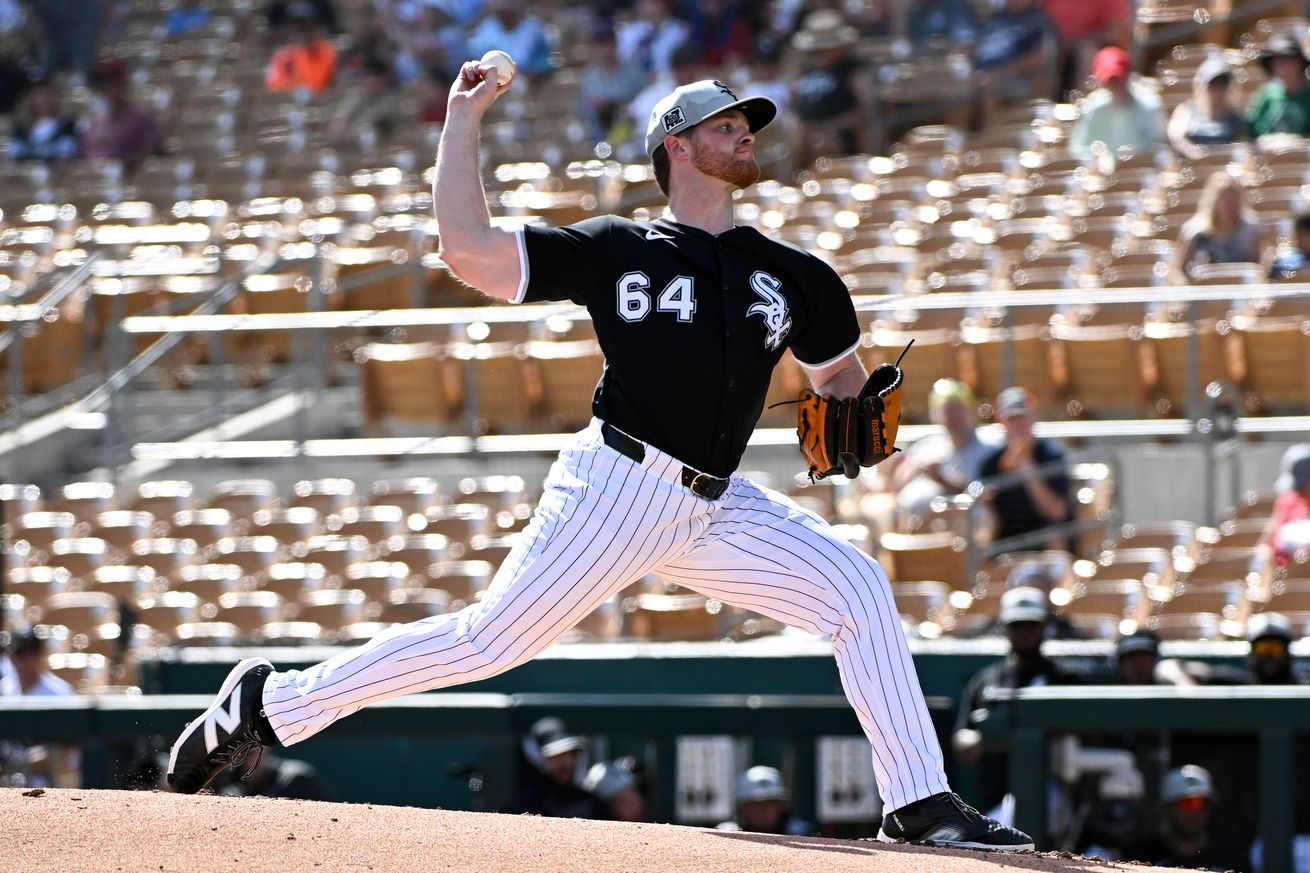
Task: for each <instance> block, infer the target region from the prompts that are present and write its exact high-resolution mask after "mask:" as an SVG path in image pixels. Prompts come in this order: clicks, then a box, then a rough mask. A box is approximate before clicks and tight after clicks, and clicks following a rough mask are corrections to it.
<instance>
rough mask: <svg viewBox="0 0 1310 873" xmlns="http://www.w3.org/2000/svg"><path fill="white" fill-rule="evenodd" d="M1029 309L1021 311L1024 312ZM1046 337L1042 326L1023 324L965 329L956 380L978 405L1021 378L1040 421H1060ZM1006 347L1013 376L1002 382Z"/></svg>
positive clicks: (962, 335) (1061, 410)
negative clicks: (958, 372) (1045, 419)
mask: <svg viewBox="0 0 1310 873" xmlns="http://www.w3.org/2000/svg"><path fill="white" fill-rule="evenodd" d="M1030 308H1031V307H1024V309H1025V310H1027V309H1030ZM1018 311H1019V310H1017V309H1016V310H1015V312H1018ZM1048 336H1049V329H1048V328H1047V327H1046V326H1045V325H1035V324H1025V325H1016V326H1014V327H1010V328H1005V327H996V326H991V325H985V324H976V325H966V326H964V327H963V328H962V329H961V331H960V339H961V341H962V345H961V356H960V361H961V366H960V377H961V379H962V380H963V381H964V382H965V383H966V384H968V385H969V387H970V388H972V389H973V391H974V394H975V395H976V396H977V397H978V398H979V400H980V401H991V400H994V399H995V398H996V396H997V395H998V394H1000V392H1001V391H1003V390H1004V389H1005V388H1007V387H1009V385H1010V384H1012V382H1013V380H1014V379H1015V378H1022V379H1023V384H1024V387H1025V388H1027V389H1028V390H1029V391H1031V392H1032V394H1033V396H1034V397H1036V398H1037V402H1038V404H1039V408H1038V415H1039V416H1040V417H1042V418H1053V417H1063V409H1061V408H1060V407H1059V405H1058V404H1056V403H1055V402H1054V398H1055V397H1056V393H1055V389H1054V387H1053V385H1052V382H1051V366H1050V360H1049V357H1048V352H1049V348H1048V341H1047V338H1048ZM914 345H915V348H914V349H913V350H911V354H913V353H914V352H915V351H917V350H918V346H919V344H918V343H915V344H914ZM1007 347H1008V348H1009V350H1010V354H1011V355H1012V356H1013V358H1012V360H1013V362H1014V364H1013V370H1012V373H1013V374H1014V375H1012V376H1011V380H1010V381H1006V378H1005V369H1004V366H1003V363H1004V356H1005V354H1006V351H1005V350H1006V348H1007ZM1019 374H1021V375H1019Z"/></svg>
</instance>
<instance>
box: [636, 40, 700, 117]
mask: <svg viewBox="0 0 1310 873" xmlns="http://www.w3.org/2000/svg"><path fill="white" fill-rule="evenodd" d="M702 78H704V76H702V75H701V65H700V56H699V55H698V54H697V53H696V49H695V48H693V47H692V46H689V45H685V46H682V47H681V48H679V49H678V50H677V51H675V52H674V53H673V64H672V66H670V68H669V70H668V71H667V72H664V73H657V74H656V75H655V78H654V79H652V80H651V82H650V83H649V84H648V85H647V86H646V87H645V88H642V89H641V91H640V92H639V93H638V94H637V96H636V97H634V98H632V103H631V104H629V106H628V118H629V119H631V121H632V130H633V134H634V138H636V139H638V140H639V139H640V138H641V137H642V136H644V135H645V134H644V132H645V130H646V125H647V123H648V122H649V121H650V115H651V113H652V112H654V111H655V104H657V103H659V102H660V99H661V98H662V97H664V96H665V95H666V94H668V93H670V92H671V91H673V89H675V88H677V87H679V86H680V85H687V84H689V83H691V82H695V81H698V80H699V79H702Z"/></svg>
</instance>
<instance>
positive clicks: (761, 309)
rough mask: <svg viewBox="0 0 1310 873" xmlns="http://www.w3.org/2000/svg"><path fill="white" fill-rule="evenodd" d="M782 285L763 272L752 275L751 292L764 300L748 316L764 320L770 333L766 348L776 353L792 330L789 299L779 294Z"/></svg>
mask: <svg viewBox="0 0 1310 873" xmlns="http://www.w3.org/2000/svg"><path fill="white" fill-rule="evenodd" d="M781 287H782V283H781V282H779V281H778V279H777V277H775V276H771V275H769V274H768V273H766V272H764V271H763V270H756V271H755V272H754V273H752V274H751V290H752V291H754V292H755V293H756V294H758V295H760V296H761V297H763V298H764V302H763V303H756V304H754V305H753V306H751V308H750V309H747V310H746V314H747V315H759V316H762V317H763V318H764V326H765V327H766V328H768V330H769V333H768V335H767V336H766V337H765V338H764V347H765V348H767V349H768V350H769V351H774V350H775V349H777V348H778V346H780V345H782V341H783V340H784V339H786V338H787V332H788V331H789V330H791V314H790V313H789V312H788V311H787V298H786V297H783V296H782V294H780V293H779V292H778V289H779V288H781Z"/></svg>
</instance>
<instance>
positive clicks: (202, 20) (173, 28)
mask: <svg viewBox="0 0 1310 873" xmlns="http://www.w3.org/2000/svg"><path fill="white" fill-rule="evenodd" d="M212 18H213V16H212V15H211V14H210V12H209V10H208V9H206V8H205V7H204V6H202V5H201V3H200V0H176V2H175V5H174V6H173V8H172V9H169V10H168V14H167V15H166V16H164V35H165V36H167V37H168V38H169V39H177V38H178V37H180V36H186V35H187V34H188V33H191V32H192V31H196V30H200V29H202V28H203V27H205V26H206V25H207V24H209V22H210V20H211V19H212Z"/></svg>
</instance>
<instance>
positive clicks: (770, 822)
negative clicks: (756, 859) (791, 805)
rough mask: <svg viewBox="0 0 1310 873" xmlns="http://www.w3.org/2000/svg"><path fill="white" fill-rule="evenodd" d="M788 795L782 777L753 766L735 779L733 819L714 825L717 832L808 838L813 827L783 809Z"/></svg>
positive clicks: (769, 770) (773, 770) (762, 767)
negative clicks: (735, 809)
mask: <svg viewBox="0 0 1310 873" xmlns="http://www.w3.org/2000/svg"><path fill="white" fill-rule="evenodd" d="M789 800H790V795H789V794H788V792H787V786H786V785H784V784H783V782H782V774H781V773H779V772H778V771H777V770H776V769H774V768H773V767H765V766H762V765H761V766H755V767H751V768H750V769H749V770H747V771H746V772H745V773H742V774H741V775H740V776H738V777H737V818H736V819H735V820H734V821H727V822H722V823H720V824H719V825H718V829H719V830H721V831H748V832H750V833H756V834H780V835H786V836H792V837H804V836H810V835H813V834H814V833H815V827H814V825H812V824H810V823H809V822H807V821H805V820H803V819H799V818H796V817H795V816H793V815H792V814H791V812H790V810H789V809H788V808H787V804H788V801H789Z"/></svg>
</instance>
